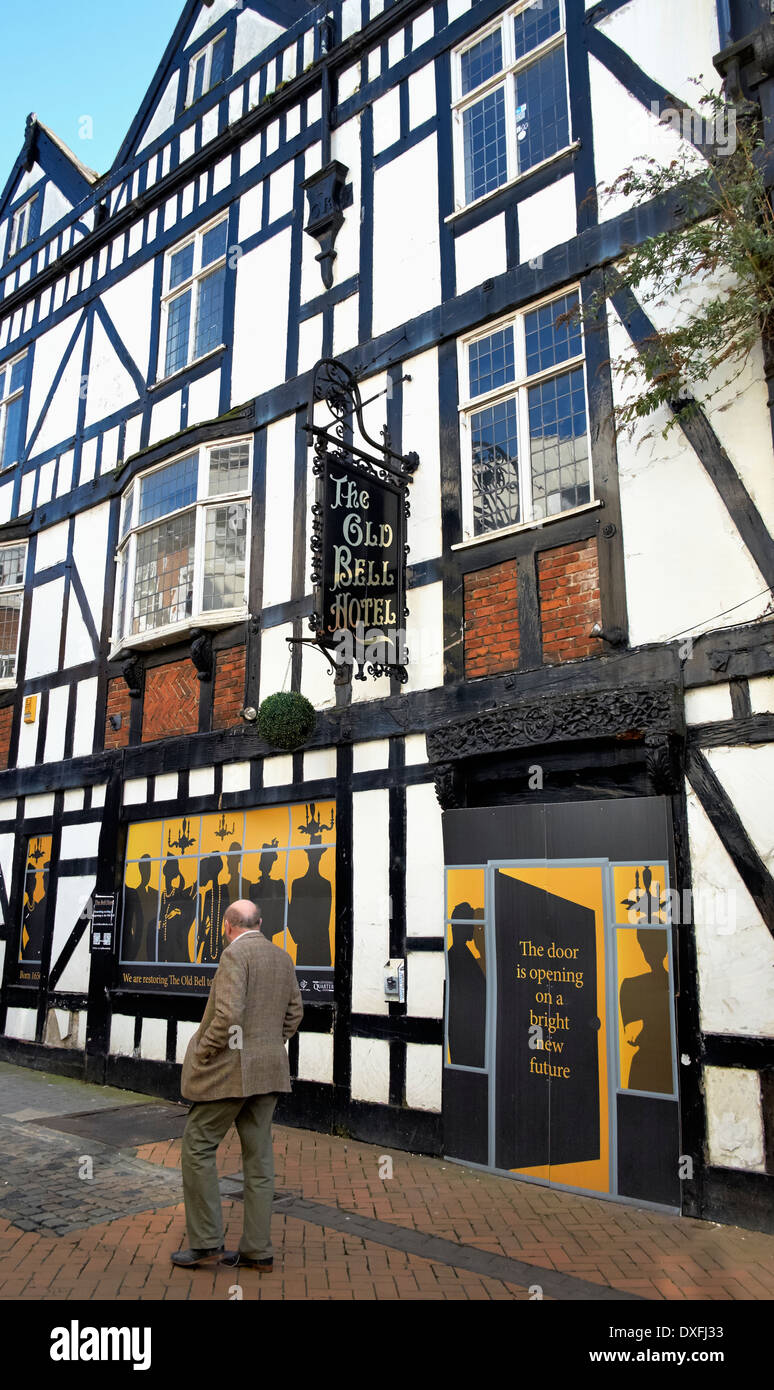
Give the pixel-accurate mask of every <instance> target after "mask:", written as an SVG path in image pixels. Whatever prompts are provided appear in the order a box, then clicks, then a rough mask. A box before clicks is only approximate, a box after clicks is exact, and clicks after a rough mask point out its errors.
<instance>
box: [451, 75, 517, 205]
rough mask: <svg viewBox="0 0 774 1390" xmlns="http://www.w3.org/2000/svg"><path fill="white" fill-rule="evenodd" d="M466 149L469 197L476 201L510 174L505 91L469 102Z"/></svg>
mask: <svg viewBox="0 0 774 1390" xmlns="http://www.w3.org/2000/svg"><path fill="white" fill-rule="evenodd" d="M462 132H463V147H464V152H465V198H466V200H467V202H469V203H470V202H472V201H473V199H474V198H480V197H482V195H483V194H484V193H490V192H491V190H492V189H493V188H499V186H500V184H501V183H505V181H506V179H507V178H508V156H507V151H506V140H505V91H504V89H503V88H502V87H498V88H497V91H496V92H490V93H489V95H488V96H485V97H483V98H482V100H481V101H477V102H476V103H475V104H474V105H473V106H469V107H468V108H467V110H466V111H464V112H463V115H462Z"/></svg>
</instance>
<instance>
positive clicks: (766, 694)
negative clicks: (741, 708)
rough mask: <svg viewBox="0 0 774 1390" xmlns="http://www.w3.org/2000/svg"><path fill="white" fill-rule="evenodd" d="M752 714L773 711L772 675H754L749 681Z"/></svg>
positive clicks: (773, 682) (773, 683)
mask: <svg viewBox="0 0 774 1390" xmlns="http://www.w3.org/2000/svg"><path fill="white" fill-rule="evenodd" d="M750 704H751V705H752V712H753V714H771V713H774V676H755V677H754V678H753V680H751V681H750Z"/></svg>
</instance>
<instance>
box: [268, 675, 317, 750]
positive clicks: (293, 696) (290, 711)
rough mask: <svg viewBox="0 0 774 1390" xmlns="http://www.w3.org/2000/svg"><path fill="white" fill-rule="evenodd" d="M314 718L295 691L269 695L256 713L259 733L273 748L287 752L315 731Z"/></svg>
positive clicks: (283, 691) (310, 706) (301, 697)
mask: <svg viewBox="0 0 774 1390" xmlns="http://www.w3.org/2000/svg"><path fill="white" fill-rule="evenodd" d="M316 723H317V715H316V714H315V712H314V705H311V704H310V703H309V701H308V700H307V698H306V696H305V695H299V693H298V691H296V690H280V691H278V692H277V694H276V695H268V696H267V698H266V699H265V700H264V701H263V704H262V705H261V707H260V709H259V710H258V732H259V734H260V735H261V738H262V739H265V741H266V743H270V744H271V746H272V748H282V749H284V750H285V752H290V751H291V750H292V749H294V748H298V747H299V745H300V744H302V743H306V740H307V739H308V738H309V737H310V735H311V734H312V733H313V732H314V726H315V724H316Z"/></svg>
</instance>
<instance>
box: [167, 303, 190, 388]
mask: <svg viewBox="0 0 774 1390" xmlns="http://www.w3.org/2000/svg"><path fill="white" fill-rule="evenodd" d="M190 327H191V291H190V290H186V292H185V294H181V295H179V296H178V298H177V299H173V300H172V303H171V304H170V306H169V310H168V313H167V356H166V361H165V363H164V374H165V376H169V374H170V372H176V371H179V369H180V368H181V367H184V366H185V364H186V362H187V361H188V334H189V331H190Z"/></svg>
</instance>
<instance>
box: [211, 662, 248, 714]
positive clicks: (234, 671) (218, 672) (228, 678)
mask: <svg viewBox="0 0 774 1390" xmlns="http://www.w3.org/2000/svg"><path fill="white" fill-rule="evenodd" d="M244 703H245V648H244V646H241V647H229V649H228V651H225V652H218V653H217V656H216V659H215V693H214V696H213V701H212V727H213V729H231V728H233V726H234V725H235V724H239V722H240V719H239V711H240V710H241V709H242V708H243V707H244Z"/></svg>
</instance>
